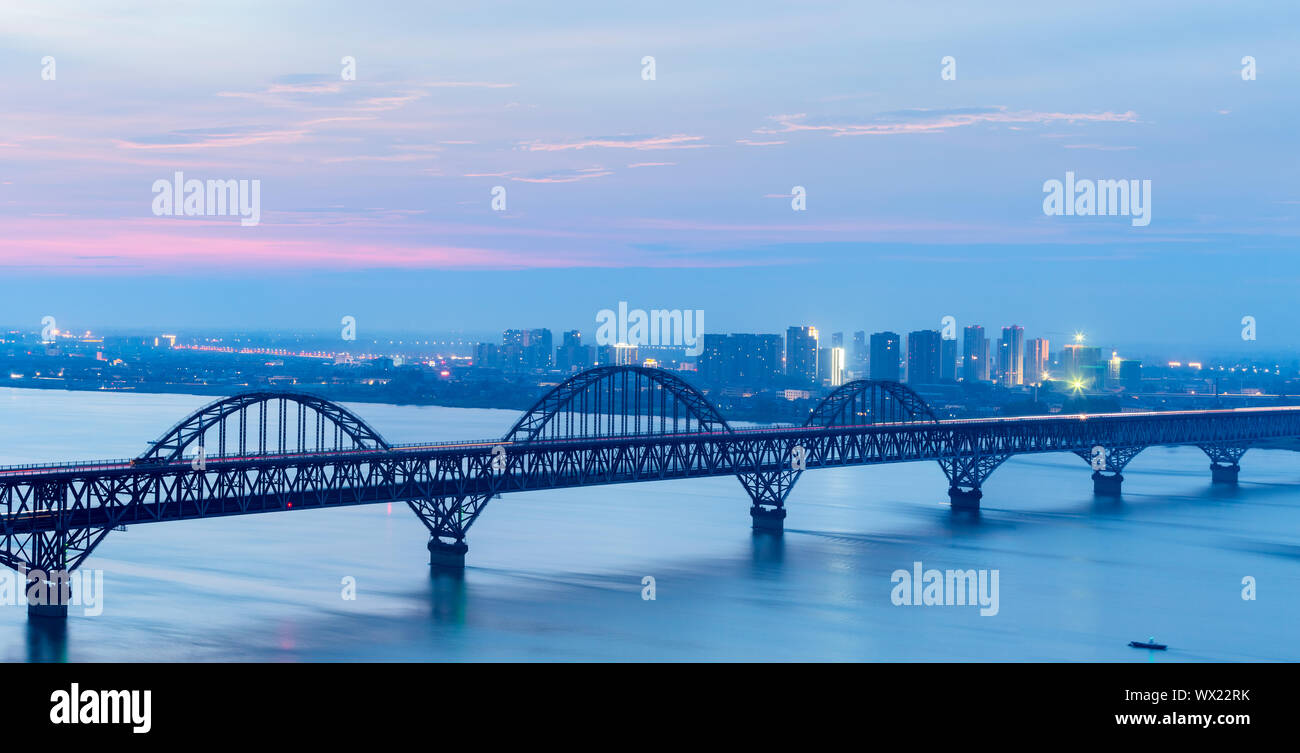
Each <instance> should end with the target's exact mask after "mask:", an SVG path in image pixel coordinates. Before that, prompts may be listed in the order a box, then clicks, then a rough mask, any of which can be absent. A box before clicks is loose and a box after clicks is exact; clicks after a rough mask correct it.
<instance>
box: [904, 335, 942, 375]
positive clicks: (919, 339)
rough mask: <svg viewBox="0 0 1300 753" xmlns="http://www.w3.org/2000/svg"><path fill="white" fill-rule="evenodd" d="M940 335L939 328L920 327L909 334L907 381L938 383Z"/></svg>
mask: <svg viewBox="0 0 1300 753" xmlns="http://www.w3.org/2000/svg"><path fill="white" fill-rule="evenodd" d="M940 340H941V338H940V336H939V330H937V329H920V330H917V331H915V332H909V333H908V335H907V381H908V383H909V384H936V383H938V381H939V350H940V347H941V346H940Z"/></svg>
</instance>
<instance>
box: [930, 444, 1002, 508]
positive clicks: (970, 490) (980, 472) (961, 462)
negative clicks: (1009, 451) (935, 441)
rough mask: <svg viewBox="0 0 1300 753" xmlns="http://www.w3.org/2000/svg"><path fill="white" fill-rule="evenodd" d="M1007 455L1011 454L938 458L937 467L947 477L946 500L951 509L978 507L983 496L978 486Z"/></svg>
mask: <svg viewBox="0 0 1300 753" xmlns="http://www.w3.org/2000/svg"><path fill="white" fill-rule="evenodd" d="M1009 457H1011V456H1010V455H979V454H971V455H965V456H960V457H955V458H942V459H940V460H939V467H940V468H942V469H943V473H944V475H945V476H947V477H948V502H949V503H951V504H952V509H954V510H978V509H980V500H981V499H983V498H984V492H983V491H981V490H980V486H982V485H983V484H984V481H985V480H986V479H987V478H988V477H989V476H990V475H992V474H993V471H994V469H996V468H997V467H998V466H999V465H1002V463H1003V462H1004V461H1005V460H1006V459H1007V458H1009Z"/></svg>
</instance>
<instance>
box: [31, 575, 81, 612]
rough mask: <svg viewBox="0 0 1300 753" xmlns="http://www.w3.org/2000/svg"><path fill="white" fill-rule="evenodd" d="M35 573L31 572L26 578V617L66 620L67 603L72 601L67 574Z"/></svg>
mask: <svg viewBox="0 0 1300 753" xmlns="http://www.w3.org/2000/svg"><path fill="white" fill-rule="evenodd" d="M36 573H37V571H31V572H29V573H28V576H27V592H26V594H25V596H26V598H27V617H28V618H32V617H40V618H44V619H55V620H66V619H68V602H70V601H72V587H71V584H70V581H69V573H68V572H67V571H56V572H53V573H51V574H49V575H46V574H44V573H41V574H36Z"/></svg>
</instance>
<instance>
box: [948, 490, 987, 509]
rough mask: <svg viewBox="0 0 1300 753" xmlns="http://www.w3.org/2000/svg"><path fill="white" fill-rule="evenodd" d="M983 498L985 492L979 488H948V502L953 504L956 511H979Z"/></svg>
mask: <svg viewBox="0 0 1300 753" xmlns="http://www.w3.org/2000/svg"><path fill="white" fill-rule="evenodd" d="M983 498H984V492H982V491H980V490H979V489H978V488H975V489H962V488H960V487H957V486H952V487H949V488H948V502H949V503H950V504H952V509H954V510H978V509H980V500H981V499H983Z"/></svg>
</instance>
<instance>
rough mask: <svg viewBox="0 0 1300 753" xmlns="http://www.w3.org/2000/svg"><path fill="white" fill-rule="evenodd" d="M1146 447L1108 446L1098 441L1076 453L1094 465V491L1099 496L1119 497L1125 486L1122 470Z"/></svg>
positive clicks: (1075, 452) (1084, 460)
mask: <svg viewBox="0 0 1300 753" xmlns="http://www.w3.org/2000/svg"><path fill="white" fill-rule="evenodd" d="M1145 449H1146V447H1145V446H1142V447H1107V446H1105V445H1103V444H1100V443H1097V444H1094V445H1092V446H1091V447H1089V448H1088V449H1086V450H1075V451H1074V454H1075V455H1078V456H1079V457H1080V458H1082V459H1083V462H1085V463H1087V464H1088V465H1090V466H1092V493H1093V494H1094V495H1096V496H1098V497H1118V496H1120V493H1121V490H1122V489H1123V488H1124V475H1123V474H1122V473H1121V471H1123V470H1124V466H1126V465H1128V464H1129V461H1130V460H1132V459H1133V458H1135V457H1137V454H1138V453H1139V452H1142V451H1143V450H1145Z"/></svg>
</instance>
